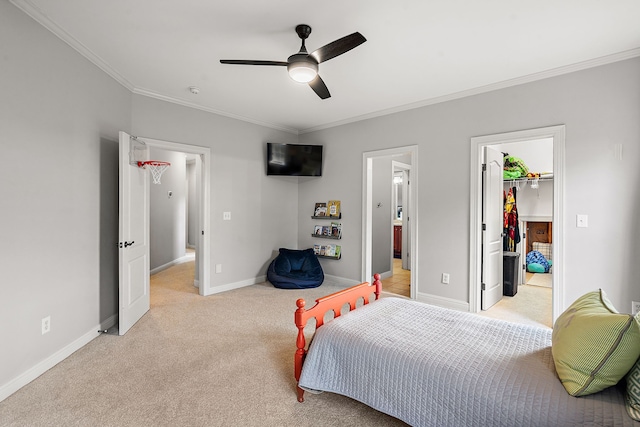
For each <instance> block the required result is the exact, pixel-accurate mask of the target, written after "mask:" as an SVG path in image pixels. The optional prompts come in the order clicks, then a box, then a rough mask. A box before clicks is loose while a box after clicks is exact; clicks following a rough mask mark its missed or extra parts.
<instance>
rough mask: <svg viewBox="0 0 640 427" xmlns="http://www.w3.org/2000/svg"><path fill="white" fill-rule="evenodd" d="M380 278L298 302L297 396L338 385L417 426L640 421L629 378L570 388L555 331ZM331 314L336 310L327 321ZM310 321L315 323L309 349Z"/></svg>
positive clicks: (632, 423) (336, 389)
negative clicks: (581, 392)
mask: <svg viewBox="0 0 640 427" xmlns="http://www.w3.org/2000/svg"><path fill="white" fill-rule="evenodd" d="M375 279H376V280H375V281H374V285H369V284H368V283H363V284H360V285H357V286H354V287H352V288H349V289H346V290H343V291H340V292H337V293H335V294H332V295H329V296H326V297H323V298H320V299H318V300H316V304H315V305H314V306H313V307H311V308H310V309H308V310H307V309H306V308H305V305H306V303H305V301H304V300H302V299H300V300H298V301H297V310H296V312H295V323H296V327H297V328H298V335H297V340H296V346H297V349H296V353H295V357H294V359H295V363H294V374H295V378H296V380H297V381H298V387H297V392H298V401H300V402H303V401H304V392H305V391H308V392H310V393H320V392H332V393H338V394H342V395H345V396H348V397H350V398H353V399H355V400H358V401H360V402H362V403H364V404H366V405H368V406H370V407H372V408H374V409H376V410H378V411H381V412H384V413H386V414H389V415H391V416H393V417H396V418H398V419H400V420H402V421H404V422H406V423H408V424H409V425H412V426H456V427H459V426H554V427H555V426H584V425H591V426H636V427H637V426H638V425H640V423H638V422H636V421H634V420H633V419H632V418H631V417H630V416H629V415H628V414H627V412H626V409H625V403H624V399H625V390H624V381H622V382H621V384H619V385H617V386H612V387H608V388H606V389H605V390H603V391H600V392H597V393H594V394H590V395H588V396H583V397H574V396H571V395H569V394H568V393H567V391H566V390H565V388H564V386H563V384H562V383H561V382H560V380H559V379H558V376H557V374H556V369H555V367H554V360H553V356H552V351H551V335H552V331H551V330H550V329H547V328H541V327H535V326H529V325H520V324H515V323H510V322H506V321H501V320H496V319H490V318H486V317H482V316H478V315H476V314H472V313H465V312H460V311H455V310H449V309H445V308H440V307H435V306H431V305H427V304H423V303H420V302H416V301H412V300H407V299H403V298H395V297H385V298H379V296H380V291H381V284H380V280H379V276H377V275H376V277H375ZM345 305H348V307H349V311H348V313H346V314H343V313H342V312H343V311H346V310H343V307H344V306H345ZM327 312H333V314H334V317H335V318H334V319H333V320H331V321H325V313H327ZM341 314H342V315H341ZM309 319H315V322H316V329H315V333H314V334H313V338H312V339H311V343H310V344H309V346H308V348H307V345H306V344H307V343H306V341H307V340H306V337H305V326H306V325H307V321H308V320H309ZM307 333H308V331H307Z"/></svg>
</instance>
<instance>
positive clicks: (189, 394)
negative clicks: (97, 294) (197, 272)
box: [0, 262, 405, 427]
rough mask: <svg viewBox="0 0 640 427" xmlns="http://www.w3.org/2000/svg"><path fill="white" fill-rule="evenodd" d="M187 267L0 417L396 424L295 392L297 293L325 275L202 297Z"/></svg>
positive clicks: (321, 291) (156, 283) (84, 422)
mask: <svg viewBox="0 0 640 427" xmlns="http://www.w3.org/2000/svg"><path fill="white" fill-rule="evenodd" d="M193 268H194V267H193V263H192V262H191V263H184V264H180V265H177V266H175V267H172V268H170V269H168V270H165V271H162V272H160V273H158V274H156V275H154V276H153V277H152V283H153V285H152V292H151V296H152V299H151V301H152V306H151V310H150V311H149V312H148V313H147V314H145V316H144V317H143V318H142V319H141V320H140V321H139V322H138V323H137V324H136V325H134V326H133V328H131V330H130V331H129V332H128V333H127V334H126V335H125V336H122V337H120V336H115V335H101V336H99V337H98V338H96V339H95V340H93V341H92V342H90V343H89V344H87V345H86V346H85V347H83V348H82V349H80V350H78V351H77V352H75V353H74V354H72V355H71V356H70V357H68V358H67V359H65V360H64V361H62V362H61V363H59V364H58V365H57V366H55V367H54V368H52V369H50V370H49V371H47V372H46V373H44V374H43V375H41V376H40V377H39V378H37V379H36V380H34V381H33V382H31V383H30V384H28V385H27V386H25V387H23V388H22V389H21V390H19V391H18V392H16V393H14V394H13V395H12V396H10V397H8V398H7V399H5V400H4V401H3V402H0V425H1V426H261V427H262V426H402V425H405V424H404V423H402V422H400V421H399V420H397V419H395V418H392V417H389V416H387V415H384V414H382V413H379V412H377V411H375V410H373V409H371V408H369V407H367V406H365V405H363V404H361V403H359V402H356V401H354V400H351V399H349V398H346V397H344V396H340V395H336V394H331V393H323V394H320V395H307V398H306V401H305V402H304V403H298V401H297V400H296V393H295V380H294V378H293V354H294V352H295V348H296V347H295V337H296V331H297V330H296V327H295V325H294V323H293V313H294V310H295V308H296V305H295V301H296V299H298V298H305V299H306V300H307V301H308V305H310V304H312V303H313V301H315V299H316V298H319V297H321V296H323V295H326V294H328V293H331V292H335V291H337V290H338V289H340V288H339V287H336V286H335V284H334V285H332V284H331V283H328V282H327V283H325V284H323V285H322V286H321V287H319V288H316V289H308V290H295V291H294V290H283V289H276V288H274V287H273V286H271V285H270V284H259V285H254V286H249V287H246V288H242V289H237V290H234V291H229V292H225V293H222V294H217V295H212V296H208V297H201V296H199V295H198V294H197V289H196V288H194V287H193V274H192V272H193ZM189 271H190V272H191V274H189Z"/></svg>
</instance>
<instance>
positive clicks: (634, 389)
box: [625, 359, 640, 421]
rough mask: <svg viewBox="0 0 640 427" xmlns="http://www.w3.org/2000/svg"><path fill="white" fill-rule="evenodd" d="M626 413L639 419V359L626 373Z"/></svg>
mask: <svg viewBox="0 0 640 427" xmlns="http://www.w3.org/2000/svg"><path fill="white" fill-rule="evenodd" d="M625 403H626V404H627V413H628V414H629V416H630V417H631V418H633V419H634V420H636V421H640V359H638V361H637V362H636V364H635V365H633V368H631V370H630V371H629V373H628V374H627V396H626V399H625Z"/></svg>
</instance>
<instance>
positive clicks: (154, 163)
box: [138, 160, 171, 184]
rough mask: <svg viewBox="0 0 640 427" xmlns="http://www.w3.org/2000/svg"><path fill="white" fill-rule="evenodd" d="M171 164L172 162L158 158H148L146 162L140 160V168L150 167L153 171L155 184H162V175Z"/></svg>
mask: <svg viewBox="0 0 640 427" xmlns="http://www.w3.org/2000/svg"><path fill="white" fill-rule="evenodd" d="M169 166H171V163H169V162H161V161H158V160H147V161H144V162H138V167H139V168H143V169H149V170H150V171H151V176H153V183H154V184H160V177H161V176H162V174H163V173H164V171H165V170H167V168H168V167H169Z"/></svg>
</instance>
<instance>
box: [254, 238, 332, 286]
mask: <svg viewBox="0 0 640 427" xmlns="http://www.w3.org/2000/svg"><path fill="white" fill-rule="evenodd" d="M267 280H269V282H271V283H272V284H273V286H275V287H276V288H281V289H306V288H316V287H318V286H320V285H321V284H322V282H323V281H324V272H323V271H322V266H321V265H320V261H318V257H317V256H316V255H315V254H314V253H313V249H302V250H298V249H285V248H280V253H279V254H278V256H277V257H276V258H275V259H274V260H273V261H272V262H271V264H269V268H268V270H267Z"/></svg>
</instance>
